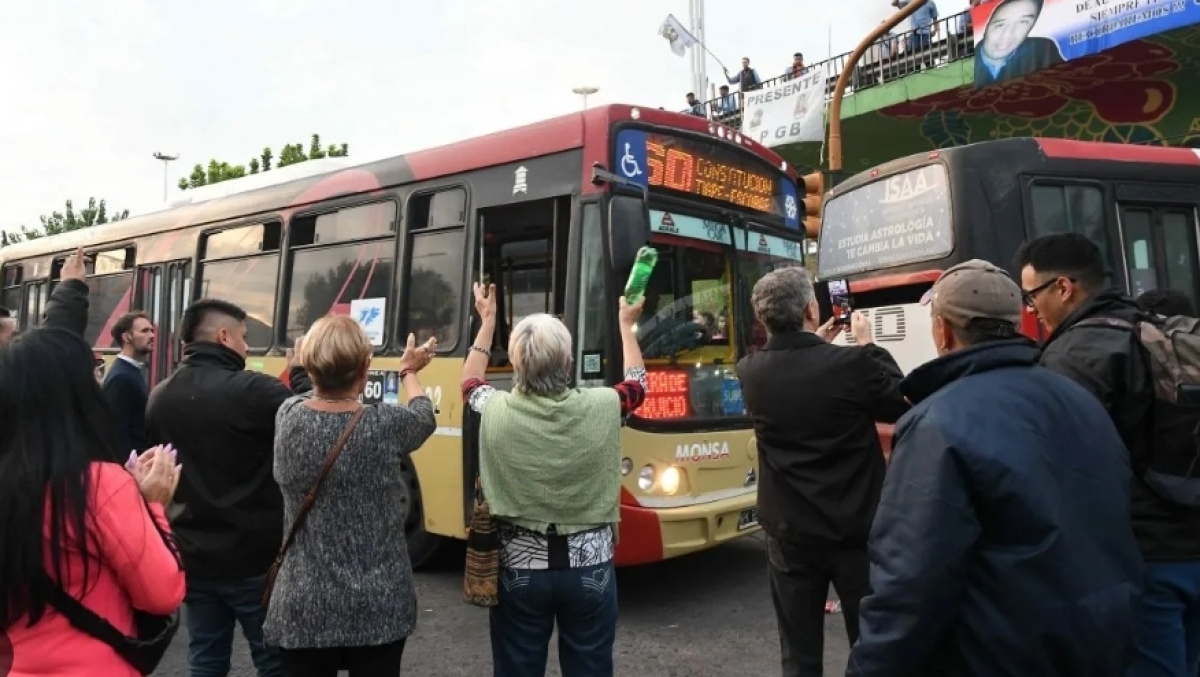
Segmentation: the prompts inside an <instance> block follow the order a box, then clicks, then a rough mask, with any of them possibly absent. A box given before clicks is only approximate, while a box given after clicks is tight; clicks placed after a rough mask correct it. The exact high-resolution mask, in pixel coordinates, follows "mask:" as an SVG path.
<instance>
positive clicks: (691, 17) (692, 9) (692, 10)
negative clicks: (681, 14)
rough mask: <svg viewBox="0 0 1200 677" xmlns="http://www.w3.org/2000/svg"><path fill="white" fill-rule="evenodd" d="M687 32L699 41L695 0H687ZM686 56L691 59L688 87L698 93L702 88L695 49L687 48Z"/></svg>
mask: <svg viewBox="0 0 1200 677" xmlns="http://www.w3.org/2000/svg"><path fill="white" fill-rule="evenodd" d="M688 32H689V33H691V34H692V37H693V38H695V39H696V40H697V41H699V40H700V39H701V38H700V36H699V35H696V0H688ZM688 57H690V58H691V60H692V63H691V76H692V84H691V88H690V89H691V90H692V91H693V92H695V93H697V94H699V93H700V92H703V91H704V90H703V89H701V88H700V69H699V68H698V67H697V63H699V62H698V60H697V58H696V50H694V49H692V50H689V51H688Z"/></svg>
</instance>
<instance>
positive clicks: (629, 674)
mask: <svg viewBox="0 0 1200 677" xmlns="http://www.w3.org/2000/svg"><path fill="white" fill-rule="evenodd" d="M760 539H761V536H751V537H747V538H743V539H741V540H739V541H737V542H734V543H730V544H728V545H725V546H722V547H720V548H716V549H714V550H711V551H708V552H704V553H699V554H696V555H692V556H689V557H684V558H681V559H678V560H673V561H668V562H663V563H660V564H655V565H650V566H645V567H637V568H633V569H621V570H618V579H617V580H618V592H619V594H620V600H621V601H620V605H621V616H620V621H619V624H618V626H617V645H616V664H617V669H616V673H617V675H619V676H620V677H684V676H688V677H691V676H697V677H725V676H729V677H734V676H736V677H745V676H746V675H760V676H762V677H769V676H770V675H778V674H779V639H778V635H777V634H776V630H775V615H774V612H773V611H772V609H771V600H770V595H769V592H768V590H767V580H766V570H765V567H766V561H765V556H764V553H763V544H762V541H761V540H760ZM417 597H418V599H419V601H420V605H421V615H420V619H419V621H418V623H417V631H416V633H415V634H414V635H413V636H412V637H410V638H409V642H408V646H407V647H406V648H405V652H404V670H403V674H405V675H421V676H428V677H457V676H460V675H461V676H464V677H490V675H491V674H492V673H491V654H490V649H489V645H488V624H487V611H486V610H484V609H478V608H476V607H472V606H468V605H466V604H464V603H463V602H462V572H461V570H456V571H438V572H429V573H418V574H417ZM826 618H827V621H826V633H825V674H826V675H830V676H832V675H839V676H840V675H842V674H844V673H845V669H846V653H847V651H848V647H847V642H846V631H845V627H844V625H843V623H842V617H841V614H840V613H836V614H830V615H828V616H826ZM186 634H187V631H186V629H181V630H180V633H179V636H178V638H177V639H176V641H175V644H174V645H173V646H172V647H171V651H170V653H169V654H168V655H167V658H166V660H165V661H164V663H163V665H162V666H161V667H160V668H159V670H158V671H157V672H155V675H163V676H164V677H186V675H187V650H186V644H187V637H186ZM234 653H235V655H234V660H233V670H232V671H231V672H230V675H231V676H232V677H254V675H255V672H254V668H253V666H252V664H251V663H250V657H249V654H248V653H247V652H246V648H245V641H244V640H242V639H241V637H240V634H239V635H238V636H237V638H236V639H235V642H234ZM557 661H558V658H557V654H556V651H555V648H554V642H553V641H552V643H551V648H550V667H549V669H548V670H547V672H546V674H547V675H550V676H554V677H559V676H560V675H561V673H560V672H559V670H558V665H557ZM343 674H344V673H343Z"/></svg>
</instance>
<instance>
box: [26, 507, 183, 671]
mask: <svg viewBox="0 0 1200 677" xmlns="http://www.w3.org/2000/svg"><path fill="white" fill-rule="evenodd" d="M147 509H149V508H147ZM152 519H153V518H152ZM155 527H156V528H157V527H158V522H157V520H155ZM159 534H160V535H161V536H162V537H163V539H164V540H166V539H167V538H168V537H167V536H166V535H165V534H163V533H162V532H161V531H160V532H159ZM34 585H37V586H38V587H40V588H41V589H42V592H43V593H44V594H45V595H46V601H47V602H49V603H50V606H52V607H54V608H55V609H56V610H57V611H58V612H59V613H60V614H62V615H63V617H64V618H66V619H67V622H69V623H70V624H71V626H72V627H74V628H75V629H76V630H79V631H80V632H82V633H84V634H86V635H89V636H91V637H92V638H94V639H98V640H100V641H101V642H104V643H105V644H107V645H109V646H110V647H112V649H113V651H115V652H116V653H117V655H118V656H120V657H121V658H122V659H124V660H125V662H127V663H129V665H130V666H132V667H133V668H134V669H135V670H137V671H138V672H139V673H140V674H143V675H149V674H150V673H152V672H154V670H155V669H156V668H157V667H158V664H159V663H161V662H162V659H163V656H164V655H166V653H167V649H169V648H170V647H171V640H173V639H175V633H177V632H179V612H178V611H176V612H173V613H170V614H166V615H159V614H152V613H148V612H145V611H141V610H139V609H134V610H133V632H134V634H133V635H132V636H129V635H126V634H125V633H123V632H121V631H120V630H118V629H117V628H116V627H115V626H114V625H113V624H112V623H109V622H108V621H107V620H106V619H105V618H104V617H103V616H101V615H100V614H98V613H96V612H95V611H92V610H91V609H89V608H87V606H85V605H84V604H83V602H81V601H79V600H77V599H75V598H74V597H72V596H71V595H70V593H68V592H67V591H66V590H65V589H64V588H63V587H62V586H61V585H60V584H58V583H56V582H54V581H53V580H52V579H51V578H50V576H49V575H48V574H46V573H44V572H43V573H42V574H41V575H40V576H39V577H38V578H37V579H35V581H34Z"/></svg>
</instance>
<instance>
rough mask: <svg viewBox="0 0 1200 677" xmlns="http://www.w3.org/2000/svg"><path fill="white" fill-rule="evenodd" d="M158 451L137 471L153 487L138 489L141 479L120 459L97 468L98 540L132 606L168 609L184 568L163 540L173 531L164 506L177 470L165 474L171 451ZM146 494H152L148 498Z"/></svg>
mask: <svg viewBox="0 0 1200 677" xmlns="http://www.w3.org/2000/svg"><path fill="white" fill-rule="evenodd" d="M154 451H155V452H156V453H155V454H153V455H151V457H150V459H149V461H148V462H147V463H145V466H144V469H139V470H138V472H139V473H141V474H143V480H142V481H143V483H144V484H153V485H154V487H153V489H150V490H142V491H139V487H138V481H137V480H136V479H135V478H134V477H131V476H130V474H129V473H128V472H127V471H126V470H125V469H123V468H121V467H120V466H118V465H116V464H111V463H107V464H104V465H103V466H101V467H100V469H99V470H98V472H97V473H96V478H97V495H96V498H97V505H96V513H95V514H96V539H97V546H98V549H99V551H100V555H101V556H102V557H103V558H104V561H105V562H106V563H107V564H108V566H109V567H111V568H112V570H113V572H114V573H115V574H116V576H117V580H118V581H120V583H121V588H122V589H123V590H124V592H125V594H127V595H128V596H129V601H130V603H131V604H132V605H133V607H134V608H135V609H140V610H142V611H146V612H148V613H152V614H167V613H171V612H173V611H175V609H177V608H179V605H180V604H181V603H182V602H183V593H184V575H183V570H182V568H181V567H180V563H179V560H178V558H177V557H176V555H175V553H174V552H172V550H171V549H170V547H168V546H167V544H166V541H165V540H164V539H163V534H164V533H169V532H170V526H169V525H168V523H167V518H166V514H165V512H164V506H165V505H167V504H168V503H170V502H171V498H172V496H173V495H174V491H175V486H176V485H177V484H178V474H179V470H178V468H176V469H175V473H174V474H173V475H172V476H170V477H167V476H166V473H167V472H169V471H170V467H169V462H168V461H167V460H166V459H167V452H165V451H163V449H162V448H156V449H155V450H154ZM159 452H161V456H162V458H158V457H157V456H158V453H159ZM172 462H173V460H172ZM151 475H152V476H151ZM143 494H148V496H147V498H146V499H145V500H144V499H143V498H142V495H143Z"/></svg>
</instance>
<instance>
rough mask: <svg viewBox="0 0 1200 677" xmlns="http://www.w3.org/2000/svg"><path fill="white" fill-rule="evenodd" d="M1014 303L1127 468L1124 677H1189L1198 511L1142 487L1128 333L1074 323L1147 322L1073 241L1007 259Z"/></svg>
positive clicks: (1147, 445)
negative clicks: (1138, 569)
mask: <svg viewBox="0 0 1200 677" xmlns="http://www.w3.org/2000/svg"><path fill="white" fill-rule="evenodd" d="M1017 266H1018V267H1019V268H1020V269H1021V287H1022V296H1023V297H1024V301H1025V304H1026V305H1027V306H1028V307H1029V308H1031V309H1032V310H1033V311H1034V312H1035V313H1037V315H1038V318H1039V319H1040V320H1041V321H1042V324H1044V325H1045V327H1046V329H1047V330H1048V331H1049V332H1050V337H1049V338H1048V339H1047V340H1046V343H1045V346H1044V347H1043V352H1042V356H1041V360H1040V363H1041V365H1042V366H1044V367H1047V368H1049V369H1051V370H1053V371H1056V372H1058V373H1060V374H1063V375H1064V376H1067V377H1070V378H1071V379H1073V380H1074V381H1076V382H1077V383H1079V384H1080V385H1082V386H1083V387H1084V388H1086V389H1087V390H1089V391H1091V393H1092V394H1093V395H1095V396H1096V397H1097V398H1098V399H1099V400H1100V402H1101V404H1103V405H1104V407H1105V409H1107V410H1108V415H1109V416H1110V417H1111V418H1112V420H1113V423H1115V424H1116V427H1117V431H1118V432H1120V433H1121V437H1122V439H1123V440H1124V442H1125V445H1126V446H1127V447H1128V448H1129V453H1130V460H1131V462H1132V466H1133V471H1134V480H1133V491H1132V506H1131V516H1132V520H1133V531H1134V535H1135V536H1136V537H1137V540H1138V545H1139V546H1140V548H1141V551H1142V557H1143V558H1144V559H1145V561H1146V581H1145V586H1146V587H1145V593H1144V598H1143V610H1142V614H1141V620H1140V624H1139V628H1138V638H1137V645H1138V646H1137V657H1136V658H1135V659H1134V662H1133V664H1132V665H1131V666H1130V670H1129V672H1128V673H1127V675H1129V676H1130V677H1140V676H1141V675H1190V674H1194V673H1195V664H1196V657H1197V656H1198V655H1200V628H1197V627H1195V626H1196V620H1195V619H1196V618H1200V510H1196V509H1193V508H1189V507H1185V506H1182V505H1178V504H1175V503H1171V502H1169V501H1167V500H1165V499H1163V498H1160V497H1159V496H1158V495H1157V494H1155V493H1154V492H1153V491H1152V490H1151V489H1150V487H1149V485H1147V484H1146V483H1145V482H1144V481H1143V480H1142V473H1143V472H1144V471H1145V469H1146V465H1147V463H1148V457H1149V455H1150V454H1151V453H1152V451H1153V448H1152V446H1153V438H1152V432H1151V423H1152V422H1151V420H1150V412H1151V406H1152V405H1153V403H1154V393H1153V390H1152V379H1151V374H1150V367H1149V363H1148V356H1147V355H1146V354H1145V353H1144V351H1143V349H1142V347H1141V345H1140V343H1139V342H1138V340H1137V338H1136V336H1135V335H1134V333H1133V332H1132V331H1129V330H1128V329H1123V328H1119V327H1112V326H1096V325H1084V326H1077V325H1079V323H1080V322H1082V321H1083V320H1085V319H1088V318H1112V319H1117V320H1123V321H1125V322H1129V323H1136V322H1138V321H1141V320H1144V319H1148V318H1147V317H1146V316H1145V315H1144V314H1143V313H1142V311H1140V310H1139V309H1138V307H1137V305H1136V304H1135V303H1134V301H1133V299H1131V298H1129V297H1128V296H1127V295H1125V294H1124V293H1122V292H1120V291H1119V290H1117V289H1113V288H1110V287H1107V286H1106V282H1105V267H1104V260H1103V258H1102V257H1101V255H1100V250H1099V249H1098V248H1097V247H1096V245H1095V244H1093V243H1092V241H1091V240H1089V239H1087V238H1086V237H1084V236H1082V235H1078V234H1075V233H1062V234H1057V235H1047V236H1045V237H1041V238H1038V239H1036V240H1031V241H1029V242H1026V243H1025V244H1024V245H1022V246H1021V248H1020V250H1019V251H1018V252H1017Z"/></svg>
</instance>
